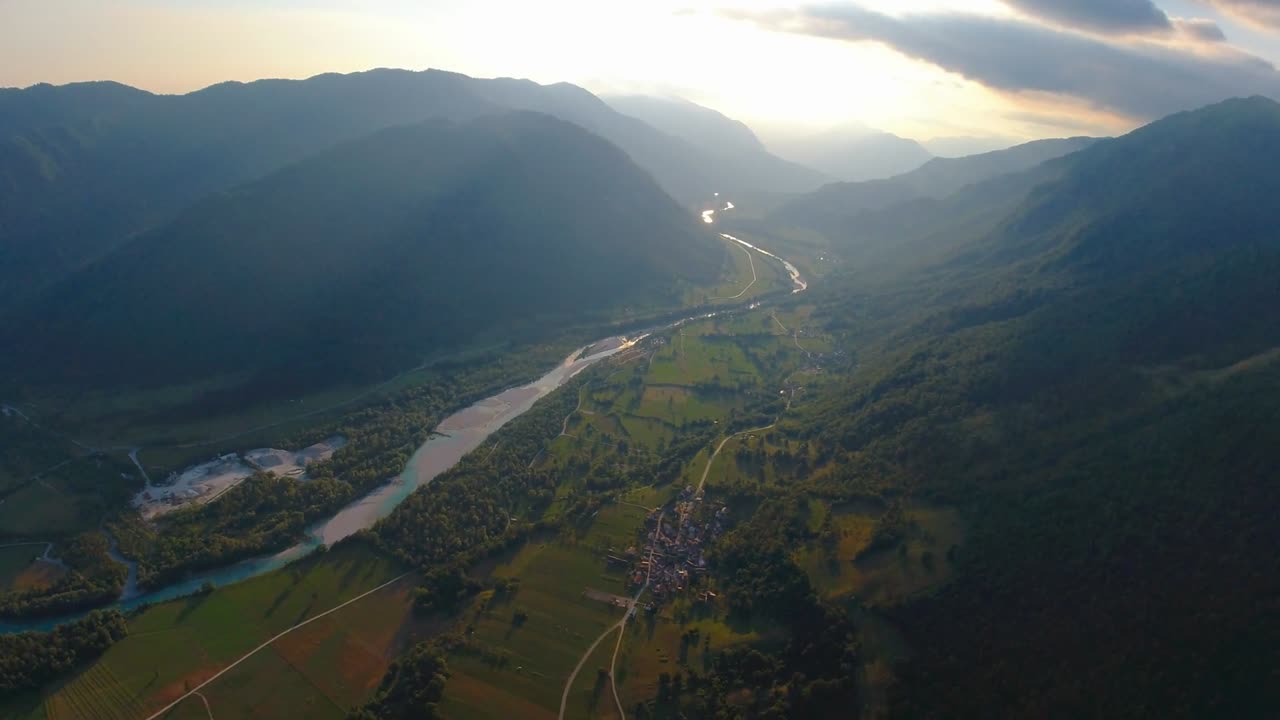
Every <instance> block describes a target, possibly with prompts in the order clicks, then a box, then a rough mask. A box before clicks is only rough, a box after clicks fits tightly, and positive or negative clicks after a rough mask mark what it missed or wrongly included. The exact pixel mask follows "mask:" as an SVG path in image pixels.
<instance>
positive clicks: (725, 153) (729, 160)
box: [605, 95, 829, 192]
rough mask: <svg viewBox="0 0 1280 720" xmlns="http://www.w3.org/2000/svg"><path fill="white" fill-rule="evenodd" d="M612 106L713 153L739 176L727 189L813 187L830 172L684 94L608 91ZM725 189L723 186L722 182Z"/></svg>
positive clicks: (714, 160)
mask: <svg viewBox="0 0 1280 720" xmlns="http://www.w3.org/2000/svg"><path fill="white" fill-rule="evenodd" d="M605 101H606V102H608V103H609V105H610V107H612V108H613V109H615V110H617V111H618V112H620V113H623V114H624V115H630V116H631V117H634V118H637V119H639V120H641V121H643V122H645V123H647V124H648V125H651V126H653V127H655V128H657V129H658V130H660V131H662V132H664V133H667V134H669V135H672V136H675V137H678V138H680V139H682V140H684V141H685V142H687V143H689V144H690V145H692V146H693V147H696V148H698V149H699V150H701V152H702V153H703V154H704V155H706V156H708V157H709V158H710V159H711V161H712V163H713V165H714V167H715V168H716V169H717V171H718V172H721V173H725V174H727V175H732V176H733V177H734V178H736V179H737V181H736V182H734V183H733V185H734V186H735V187H728V186H726V188H724V189H726V190H730V191H732V190H739V189H744V188H745V189H757V190H770V191H774V192H811V191H813V190H815V189H817V188H818V187H820V186H821V185H822V184H823V183H825V182H827V181H828V180H829V178H827V177H826V176H825V175H823V174H822V173H820V172H818V171H816V170H811V169H809V168H807V167H804V166H803V165H798V164H796V163H793V162H790V161H787V160H783V159H782V158H780V157H778V156H776V155H774V154H773V153H770V152H769V151H768V150H767V149H766V148H765V146H764V144H763V143H761V142H760V140H759V138H757V137H756V135H755V133H754V132H752V131H751V128H749V127H747V126H746V125H744V124H743V123H741V122H739V121H737V120H733V119H731V118H728V117H725V116H724V115H722V114H720V113H718V112H716V111H715V110H712V109H710V108H705V107H702V106H701V105H697V104H694V103H692V102H689V101H687V100H682V99H680V98H661V97H652V96H648V95H623V96H616V97H614V96H611V97H606V98H605ZM717 190H719V188H717Z"/></svg>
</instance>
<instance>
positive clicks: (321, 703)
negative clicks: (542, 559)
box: [0, 543, 415, 720]
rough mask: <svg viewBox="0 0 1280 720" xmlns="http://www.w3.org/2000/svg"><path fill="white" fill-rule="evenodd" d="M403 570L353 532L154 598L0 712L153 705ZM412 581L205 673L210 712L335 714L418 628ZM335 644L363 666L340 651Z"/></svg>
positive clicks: (99, 712)
mask: <svg viewBox="0 0 1280 720" xmlns="http://www.w3.org/2000/svg"><path fill="white" fill-rule="evenodd" d="M403 572H404V571H403V569H402V568H401V567H400V566H399V564H397V563H395V562H394V561H392V560H390V559H388V558H385V557H383V556H380V555H378V554H376V553H374V552H373V551H371V550H370V549H369V548H368V547H366V546H363V545H359V544H355V543H353V544H349V545H344V546H340V547H338V548H336V549H334V550H332V551H330V552H328V553H324V554H320V555H313V556H311V557H309V558H307V559H304V560H302V561H300V562H299V563H296V564H295V565H291V566H289V567H287V568H284V569H282V570H280V571H278V572H275V573H271V574H268V575H263V576H260V577H257V578H253V579H251V580H248V581H245V582H243V583H240V584H237V585H232V586H228V587H226V588H222V589H219V590H217V591H216V592H214V593H211V594H208V595H197V596H193V597H189V598H184V599H179V600H175V601H172V602H167V603H163V604H160V605H155V606H152V607H150V608H148V609H146V610H143V611H141V612H140V613H139V614H137V615H135V616H133V617H131V618H130V620H129V636H128V637H127V638H125V639H124V640H122V641H120V642H118V643H116V644H115V645H113V646H112V647H111V648H110V649H109V650H108V651H107V652H106V653H105V654H104V655H103V656H102V657H101V658H99V659H98V660H97V661H96V662H94V663H93V664H92V665H90V666H89V667H88V668H85V669H83V670H82V671H80V672H79V673H78V674H76V675H74V676H72V677H70V678H68V679H66V680H65V681H64V682H62V683H60V684H59V685H58V686H56V687H53V688H50V689H49V690H48V691H47V692H46V693H45V694H44V695H43V697H42V698H41V702H40V703H37V704H34V706H33V704H32V703H31V700H30V699H29V698H28V699H27V700H26V704H27V706H26V707H24V706H23V705H22V704H18V705H15V706H12V707H5V706H3V705H0V716H5V717H8V716H10V714H11V713H18V714H17V715H16V716H17V717H44V713H45V712H47V713H48V716H49V717H56V718H58V720H75V719H77V718H85V719H86V720H88V719H91V718H112V717H131V718H137V717H140V715H139V712H140V711H141V712H144V713H149V712H154V711H156V710H158V709H160V708H162V707H164V706H165V705H167V704H168V703H170V702H172V701H173V700H175V699H177V698H178V697H180V696H182V695H183V694H184V693H185V692H186V690H187V689H188V688H190V687H194V686H196V685H198V684H199V683H201V682H203V681H204V680H206V679H208V678H209V677H211V676H212V675H214V674H216V673H217V672H219V671H220V670H222V669H223V668H225V667H226V666H227V665H229V664H231V663H232V662H234V661H235V660H237V659H239V658H240V657H241V656H243V655H244V654H245V653H246V652H248V651H249V650H252V649H253V648H255V647H256V646H258V645H259V644H260V643H262V642H263V641H264V640H266V639H268V638H270V637H272V636H273V635H275V634H277V633H279V632H280V631H282V630H285V629H287V628H289V627H292V626H293V625H295V624H297V623H299V622H301V621H303V620H306V619H307V618H309V617H314V616H316V615H319V614H320V613H323V612H325V611H327V610H329V609H331V608H333V607H335V606H337V605H339V604H341V603H342V602H344V601H345V600H347V599H350V598H352V597H355V596H357V595H360V594H361V593H363V592H365V591H367V590H370V589H372V588H374V587H376V586H378V585H380V584H382V583H384V582H387V581H388V580H390V579H392V578H394V577H396V576H398V575H400V574H402V573H403ZM414 582H415V577H414V576H413V575H410V576H408V577H406V578H404V580H402V581H401V582H398V583H396V584H394V585H392V586H390V587H387V588H385V589H384V590H382V591H379V592H378V593H375V594H373V595H370V596H369V597H367V598H364V599H363V600H362V601H360V602H358V603H355V604H353V605H351V606H348V607H347V608H344V609H343V610H341V611H339V612H337V613H334V614H333V615H330V616H327V617H325V618H322V619H321V620H318V621H316V622H314V623H311V624H309V625H307V626H306V627H304V628H302V629H300V630H298V631H297V633H298V635H297V636H296V637H295V636H294V635H288V636H285V637H284V638H281V639H280V640H278V641H277V642H276V643H274V644H273V645H271V646H269V647H267V648H264V649H263V650H262V651H261V652H259V653H258V654H256V655H254V656H253V657H252V658H251V659H250V660H247V661H246V662H245V663H243V664H241V665H240V666H237V667H236V668H235V669H234V670H232V671H231V672H228V673H227V674H226V675H223V676H222V677H220V678H219V679H218V680H217V681H215V682H213V683H211V684H210V685H209V686H208V687H207V688H205V689H204V691H203V694H204V695H205V696H206V698H207V699H208V700H209V701H210V703H211V705H212V706H213V707H214V708H215V710H214V712H215V716H216V717H222V718H226V717H232V718H234V717H261V718H271V717H282V715H279V714H277V712H278V711H279V710H280V709H281V707H282V706H279V705H274V704H273V703H275V702H277V701H281V702H283V701H289V702H293V703H297V704H296V705H295V707H316V708H328V707H334V706H337V707H340V708H341V709H340V710H339V711H337V713H336V715H334V717H342V716H343V714H344V713H345V711H346V709H348V708H349V707H350V706H351V705H354V704H356V703H358V702H360V701H362V700H363V699H365V697H366V696H367V694H368V693H369V692H370V691H371V690H372V688H373V687H374V686H376V684H377V682H378V680H380V679H381V677H382V672H383V671H384V670H385V668H386V665H387V663H389V662H390V660H391V659H392V658H394V656H395V655H396V654H397V653H398V651H399V650H400V649H402V648H403V647H404V646H405V645H406V644H407V643H408V641H409V640H410V639H411V638H413V637H414V635H415V621H414V620H413V619H412V617H411V615H410V608H411V606H412V599H411V595H410V591H411V589H412V587H413V585H414ZM366 601H367V603H366ZM340 652H341V653H347V654H348V655H349V657H350V660H352V661H353V662H354V661H358V662H359V663H360V664H361V667H359V668H353V667H351V666H349V665H348V663H347V662H346V661H345V659H344V662H338V661H337V660H336V658H337V657H338V653H340ZM224 683H226V684H225V685H224ZM321 687H323V688H324V689H325V690H324V692H321V691H320V690H318V689H317V688H321ZM193 702H194V703H195V704H198V703H199V698H195V697H192V698H189V699H188V700H187V701H184V703H182V704H181V705H179V706H177V707H176V708H174V710H173V711H172V712H171V713H169V714H168V715H166V717H174V718H181V717H188V716H191V708H189V707H184V706H186V705H187V704H189V703H193ZM215 703H217V704H215ZM23 710H25V712H26V713H27V714H26V715H24V714H21V712H20V711H23ZM199 710H200V712H202V713H203V712H204V711H203V708H199ZM142 716H145V715H142ZM197 716H198V715H197Z"/></svg>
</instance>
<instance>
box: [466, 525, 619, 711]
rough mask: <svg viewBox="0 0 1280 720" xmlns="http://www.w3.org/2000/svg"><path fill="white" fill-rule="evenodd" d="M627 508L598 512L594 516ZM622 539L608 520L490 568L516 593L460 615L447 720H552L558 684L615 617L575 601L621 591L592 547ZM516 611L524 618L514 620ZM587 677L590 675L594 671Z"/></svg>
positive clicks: (487, 599)
mask: <svg viewBox="0 0 1280 720" xmlns="http://www.w3.org/2000/svg"><path fill="white" fill-rule="evenodd" d="M627 510H628V509H627V508H625V507H623V508H619V509H617V510H613V509H606V510H602V511H601V515H605V514H606V513H607V512H618V513H619V514H625V513H626V511H627ZM634 513H635V514H638V515H639V516H640V517H643V515H644V512H643V511H641V510H635V511H634ZM637 526H638V523H637ZM622 534H625V530H622V529H619V528H618V527H617V524H616V522H615V521H609V522H608V523H607V525H605V526H602V527H601V529H600V531H599V532H598V533H597V532H593V533H588V535H587V536H586V537H585V538H584V539H583V541H582V542H579V543H574V544H570V543H566V542H564V541H561V540H551V539H548V540H545V541H543V542H533V543H530V544H529V545H526V546H525V547H524V548H523V549H521V550H520V551H519V552H518V553H517V554H516V555H515V557H514V558H512V559H511V560H510V561H508V562H506V563H503V564H501V565H499V566H498V567H497V568H495V569H494V570H493V572H492V574H493V575H495V576H499V577H514V578H519V581H520V587H519V590H518V591H517V592H516V593H515V594H514V595H513V596H510V597H506V596H504V597H497V598H495V597H492V596H488V595H486V596H483V597H482V599H481V601H482V604H485V605H487V607H484V608H482V609H481V608H479V607H478V608H477V609H476V610H474V611H472V613H469V614H468V617H467V624H468V625H469V626H470V627H471V628H472V629H473V632H472V633H471V634H470V635H469V636H468V640H469V642H468V643H467V646H466V648H465V650H463V651H460V652H458V653H455V655H454V656H451V657H450V659H449V667H450V670H451V671H452V672H453V675H452V676H451V677H450V679H449V684H448V686H447V688H446V691H445V700H444V703H443V709H444V711H445V714H446V716H447V717H456V718H511V717H521V718H523V717H543V716H545V717H552V716H554V715H555V713H556V712H557V711H558V710H559V707H560V695H561V692H562V691H563V689H564V683H565V680H566V679H567V678H568V676H569V673H570V671H572V669H573V667H574V666H575V665H576V664H577V663H578V660H579V658H580V657H581V656H582V653H583V652H585V651H586V649H587V648H588V647H589V646H590V645H591V643H592V641H593V640H595V638H596V637H597V636H598V635H600V633H601V632H602V631H603V630H604V629H605V628H607V627H608V626H609V625H612V624H613V623H615V622H617V621H618V619H619V618H620V617H621V616H622V611H621V610H619V609H618V608H615V607H613V606H610V605H608V604H607V603H602V602H599V601H596V600H591V599H588V598H586V597H584V595H583V591H584V590H585V589H586V588H592V589H595V590H601V591H604V592H609V593H616V594H623V593H625V592H626V588H625V587H624V578H623V576H622V574H621V572H618V571H610V570H609V569H608V568H607V567H606V565H605V561H604V558H603V554H602V553H600V552H599V551H596V550H594V549H592V548H593V547H598V546H600V545H601V544H602V543H603V544H608V543H609V542H610V540H612V539H617V538H619V537H621V535H622ZM517 611H519V612H522V613H524V614H527V619H525V620H524V621H523V622H517V620H516V618H515V614H516V612H517ZM584 672H588V670H584ZM589 672H591V673H592V674H594V672H595V670H594V667H593V668H590V669H589Z"/></svg>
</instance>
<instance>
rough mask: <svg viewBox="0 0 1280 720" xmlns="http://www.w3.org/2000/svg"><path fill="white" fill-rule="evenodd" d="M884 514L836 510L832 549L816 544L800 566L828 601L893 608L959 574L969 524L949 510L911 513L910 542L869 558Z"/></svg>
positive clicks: (806, 551)
mask: <svg viewBox="0 0 1280 720" xmlns="http://www.w3.org/2000/svg"><path fill="white" fill-rule="evenodd" d="M879 514H880V512H879V511H878V510H873V509H861V510H850V509H839V508H837V509H834V510H832V511H831V524H832V527H833V529H834V532H835V537H836V543H835V545H834V546H832V547H829V548H828V547H821V546H819V545H818V544H817V543H814V544H811V545H809V546H807V547H805V548H802V549H801V550H799V551H797V553H796V563H797V564H798V565H800V567H801V568H803V569H804V570H805V572H806V573H807V574H808V575H809V579H810V581H811V582H812V583H813V584H814V586H815V587H816V588H817V589H818V590H819V591H820V592H822V594H823V595H824V596H826V597H828V598H840V597H857V598H858V599H859V600H860V601H861V602H862V603H864V604H865V605H867V606H868V607H887V606H892V605H895V604H897V603H900V602H902V601H903V600H905V599H907V598H909V597H911V596H913V595H916V594H919V593H923V592H928V591H931V590H933V589H935V588H938V587H940V586H942V585H944V584H945V583H946V582H947V581H949V580H950V579H951V577H952V575H953V573H954V568H953V565H952V559H951V552H950V550H951V548H952V547H954V546H958V545H960V544H962V543H963V542H964V525H963V523H962V522H961V520H960V517H959V515H958V513H956V511H954V510H952V509H949V508H935V507H921V508H914V509H911V510H908V511H907V513H906V515H907V518H908V522H909V529H908V532H907V539H906V540H905V541H904V542H902V543H901V544H899V545H898V546H896V547H893V548H887V549H884V550H878V551H875V552H872V553H869V554H867V553H864V550H865V549H866V548H867V547H868V546H869V545H870V543H871V539H872V536H873V534H874V533H875V529H876V522H877V518H878V516H879Z"/></svg>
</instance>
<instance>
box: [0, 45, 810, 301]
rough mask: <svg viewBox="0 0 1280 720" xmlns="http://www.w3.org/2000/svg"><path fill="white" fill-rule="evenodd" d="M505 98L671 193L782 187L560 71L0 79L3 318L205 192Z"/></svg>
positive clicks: (691, 198) (496, 106)
mask: <svg viewBox="0 0 1280 720" xmlns="http://www.w3.org/2000/svg"><path fill="white" fill-rule="evenodd" d="M503 110H532V111H536V112H543V113H546V114H549V115H554V116H556V117H559V118H561V119H563V120H567V121H569V122H572V123H575V124H577V125H579V126H581V127H583V128H586V129H588V130H591V131H592V132H594V133H596V134H598V135H600V136H602V137H604V138H605V139H607V140H609V141H610V142H612V143H614V144H615V145H617V146H619V147H621V148H622V149H623V150H625V151H626V152H627V153H628V154H629V155H630V156H631V158H632V160H633V161H634V162H636V163H637V164H639V165H640V166H641V167H642V168H644V169H645V170H646V171H648V172H649V173H650V174H652V175H653V176H654V177H655V178H656V179H657V181H658V183H659V184H660V185H661V186H662V187H663V188H664V189H665V190H666V191H667V192H668V193H669V194H671V195H673V196H674V197H676V198H677V199H678V200H680V201H681V202H685V203H694V202H696V201H699V200H701V199H702V198H704V197H706V196H707V195H708V194H709V193H710V192H712V191H715V190H720V191H736V190H748V189H761V190H776V189H785V188H784V185H783V184H776V183H775V180H774V179H773V177H772V175H771V174H767V173H759V172H756V173H753V174H752V175H750V176H745V175H741V174H740V173H738V172H737V171H736V170H734V169H733V168H722V167H719V166H718V164H717V163H715V162H712V161H711V159H710V156H708V155H706V154H704V153H703V152H702V151H701V150H700V149H699V148H697V147H694V146H692V145H691V144H690V143H688V142H685V141H683V140H680V139H678V138H676V137H673V136H671V135H668V134H665V133H662V132H659V131H658V130H655V129H654V128H652V127H650V126H649V125H646V124H645V123H643V122H641V121H640V120H636V119H635V118H632V117H628V116H626V115H622V114H620V113H618V112H615V111H614V110H612V109H611V108H610V107H609V106H608V105H606V104H605V103H604V102H602V101H601V100H600V99H599V98H596V97H595V96H594V95H591V94H590V93H588V92H587V91H585V90H583V89H581V88H578V87H575V86H572V85H568V84H563V83H561V84H557V85H548V86H543V85H538V84H536V83H532V82H529V81H524V80H512V79H496V80H483V79H476V78H470V77H467V76H465V75H459V74H456V73H449V72H442V71H437V70H428V71H425V72H409V71H403V70H374V71H369V72H364V73H354V74H350V75H337V74H329V75H320V76H317V77H313V78H311V79H308V80H302V81H295V80H261V81H257V82H252V83H234V82H229V83H222V84H219V85H214V86H212V87H209V88H206V89H204V90H200V91H197V92H193V93H188V94H186V95H154V94H151V93H147V92H144V91H141V90H136V89H133V88H130V87H126V86H123V85H119V84H117V83H106V82H102V83H80V84H73V85H65V86H59V87H54V86H49V85H37V86H33V87H31V88H27V89H24V90H14V89H9V90H0V191H3V192H4V194H5V197H6V198H11V199H12V200H13V201H12V202H5V203H3V205H0V315H3V314H5V313H6V312H8V311H10V310H12V307H13V306H14V305H15V304H16V303H17V302H19V301H20V300H22V299H24V298H30V297H31V296H32V294H33V293H34V292H36V291H37V290H39V289H41V288H43V287H45V286H47V285H48V284H49V283H51V282H53V281H55V280H57V279H59V278H61V277H64V276H65V275H66V274H67V273H68V272H71V271H74V270H76V269H78V268H81V267H83V266H84V265H85V264H86V263H88V262H91V261H93V260H95V259H97V258H99V257H102V256H103V255H104V254H106V253H107V252H109V251H110V250H112V249H113V248H115V247H118V246H119V245H120V244H121V243H122V242H123V241H124V240H126V239H127V238H129V237H132V236H135V235H137V234H138V233H140V232H144V231H147V230H150V229H153V228H155V227H158V226H159V225H161V224H163V223H164V222H167V221H169V220H172V219H173V218H174V217H175V216H176V215H177V213H179V212H180V211H182V210H184V209H185V208H187V207H189V206H190V205H191V204H193V203H194V202H196V201H197V200H199V199H200V198H202V197H204V196H205V195H207V194H209V193H211V192H217V191H221V190H226V189H229V188H231V187H234V186H236V185H239V184H241V183H244V182H248V181H251V180H255V179H258V178H261V177H263V176H265V175H267V174H268V173H271V172H273V171H275V170H278V169H280V168H282V167H285V166H286V165H290V164H292V163H296V162H298V161H301V160H303V159H304V158H306V157H308V156H310V155H313V154H315V153H318V152H321V151H323V150H326V149H328V148H330V147H332V146H334V145H336V144H338V143H341V142H346V141H350V140H355V139H357V138H359V137H362V136H365V135H368V134H369V133H372V132H376V131H378V130H381V129H384V128H388V127H392V126H396V125H405V124H413V123H418V122H422V121H424V120H428V119H432V118H442V119H452V120H467V119H470V118H474V117H477V116H479V115H483V114H487V113H493V112H499V111H503ZM781 182H782V180H781V179H779V180H778V181H777V183H781ZM757 183H758V184H759V185H760V187H757V186H756V184H757ZM785 187H787V188H789V187H792V186H791V185H786V186H785Z"/></svg>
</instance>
